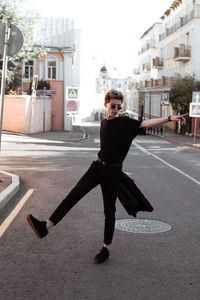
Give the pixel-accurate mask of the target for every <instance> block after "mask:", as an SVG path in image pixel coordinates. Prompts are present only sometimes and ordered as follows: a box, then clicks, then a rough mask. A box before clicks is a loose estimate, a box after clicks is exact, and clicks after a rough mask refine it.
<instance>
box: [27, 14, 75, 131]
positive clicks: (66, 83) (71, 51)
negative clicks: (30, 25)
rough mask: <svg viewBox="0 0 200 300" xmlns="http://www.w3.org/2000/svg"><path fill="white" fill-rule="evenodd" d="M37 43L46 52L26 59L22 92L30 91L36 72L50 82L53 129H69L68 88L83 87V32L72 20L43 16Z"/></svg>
mask: <svg viewBox="0 0 200 300" xmlns="http://www.w3.org/2000/svg"><path fill="white" fill-rule="evenodd" d="M34 45H35V47H42V48H45V49H46V51H47V55H45V56H43V57H39V58H37V59H31V60H25V61H24V62H23V83H22V85H23V91H24V92H28V91H30V88H31V83H32V79H33V76H34V75H37V76H38V80H39V81H43V82H44V81H45V82H47V83H48V84H50V90H53V91H54V92H53V95H52V96H51V100H52V129H58V130H60V129H67V121H68V120H67V118H68V110H67V101H68V99H67V95H66V91H67V87H73V86H77V85H78V87H79V86H80V31H78V30H77V31H76V32H75V30H74V23H73V20H71V19H68V18H43V19H42V20H41V26H40V31H39V32H36V33H35V37H34ZM76 47H77V49H78V51H77V52H76ZM75 54H76V58H75ZM77 109H78V107H77Z"/></svg>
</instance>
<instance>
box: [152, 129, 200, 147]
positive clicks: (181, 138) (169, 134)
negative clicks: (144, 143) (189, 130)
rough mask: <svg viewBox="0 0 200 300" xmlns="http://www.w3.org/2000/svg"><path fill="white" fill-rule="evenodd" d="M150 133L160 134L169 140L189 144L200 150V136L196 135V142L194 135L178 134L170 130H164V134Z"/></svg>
mask: <svg viewBox="0 0 200 300" xmlns="http://www.w3.org/2000/svg"><path fill="white" fill-rule="evenodd" d="M149 135H153V136H158V137H160V138H162V139H165V140H167V141H169V142H173V143H176V144H180V145H184V146H188V147H191V148H194V149H197V150H200V137H196V139H195V142H194V137H193V136H187V135H182V134H176V133H174V132H173V131H170V130H164V131H163V134H162V135H160V134H156V133H155V134H154V133H150V134H149Z"/></svg>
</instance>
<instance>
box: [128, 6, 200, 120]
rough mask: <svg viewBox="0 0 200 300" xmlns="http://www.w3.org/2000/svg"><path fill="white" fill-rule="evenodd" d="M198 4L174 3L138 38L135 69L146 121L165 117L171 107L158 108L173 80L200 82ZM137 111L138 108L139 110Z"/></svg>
mask: <svg viewBox="0 0 200 300" xmlns="http://www.w3.org/2000/svg"><path fill="white" fill-rule="evenodd" d="M199 53H200V0H176V1H174V2H173V3H172V5H171V6H170V8H169V9H167V10H166V11H165V13H164V14H163V15H162V16H161V21H160V23H155V24H153V25H152V26H151V27H150V28H149V29H148V30H147V31H146V32H145V33H144V34H143V35H142V36H141V50H140V52H139V55H138V67H137V68H136V69H134V78H135V81H136V84H135V85H134V87H133V90H134V89H135V88H137V90H138V92H139V95H138V98H137V101H138V102H139V101H140V102H141V106H142V105H143V106H144V115H145V117H146V118H153V117H161V116H166V115H168V114H170V113H171V107H170V106H166V105H164V106H163V105H161V100H162V96H163V94H164V95H166V93H167V92H168V91H169V90H170V88H171V85H172V83H173V79H174V77H176V76H177V75H180V76H181V77H184V76H186V75H194V76H195V77H196V78H197V79H200V55H199ZM138 107H139V106H138Z"/></svg>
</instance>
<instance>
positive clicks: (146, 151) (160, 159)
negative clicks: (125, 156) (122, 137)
mask: <svg viewBox="0 0 200 300" xmlns="http://www.w3.org/2000/svg"><path fill="white" fill-rule="evenodd" d="M133 144H134V145H135V146H136V147H137V148H138V149H140V150H141V151H142V152H144V153H145V154H147V155H151V156H153V157H154V158H156V159H158V160H159V161H161V162H162V163H163V164H165V165H167V166H168V167H170V168H172V169H174V170H175V171H177V172H178V173H180V174H182V175H183V176H185V177H187V178H188V179H190V180H191V181H193V182H195V183H196V184H198V185H200V181H198V180H196V179H195V178H193V177H191V176H190V175H188V174H186V173H185V172H183V171H181V170H180V169H178V168H176V167H175V166H173V165H171V164H169V163H168V162H166V161H165V160H164V159H162V158H160V157H158V156H157V155H155V154H153V153H151V152H149V151H148V150H146V149H144V148H143V147H142V146H140V145H138V144H137V143H136V142H133Z"/></svg>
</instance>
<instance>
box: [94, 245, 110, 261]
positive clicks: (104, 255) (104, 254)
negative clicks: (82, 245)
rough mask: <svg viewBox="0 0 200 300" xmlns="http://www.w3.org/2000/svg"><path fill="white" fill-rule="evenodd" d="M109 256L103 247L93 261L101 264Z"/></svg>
mask: <svg viewBox="0 0 200 300" xmlns="http://www.w3.org/2000/svg"><path fill="white" fill-rule="evenodd" d="M108 258H109V250H108V249H107V248H106V247H103V248H102V249H101V251H100V252H99V253H98V254H97V255H96V256H95V257H94V262H95V263H96V264H102V263H103V262H104V261H106V260H107V259H108Z"/></svg>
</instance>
